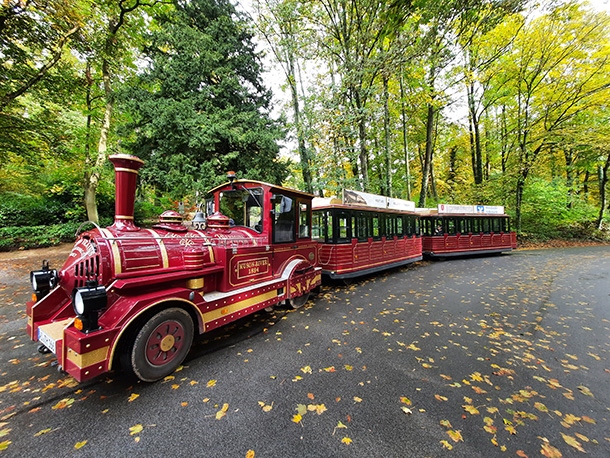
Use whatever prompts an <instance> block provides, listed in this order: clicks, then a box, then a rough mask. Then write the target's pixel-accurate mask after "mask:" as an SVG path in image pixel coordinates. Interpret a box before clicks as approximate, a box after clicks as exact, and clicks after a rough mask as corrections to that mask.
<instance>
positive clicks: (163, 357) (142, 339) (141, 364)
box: [127, 308, 194, 382]
mask: <svg viewBox="0 0 610 458" xmlns="http://www.w3.org/2000/svg"><path fill="white" fill-rule="evenodd" d="M193 333H194V326H193V320H192V319H191V316H190V315H189V314H188V312H186V311H185V310H183V309H180V308H170V309H166V310H162V311H161V312H159V313H157V314H156V315H154V316H153V317H152V318H151V319H150V320H148V321H147V322H146V324H144V326H142V329H140V331H139V332H138V334H137V335H136V338H135V339H134V341H133V345H132V347H131V351H130V352H129V354H128V355H127V356H128V357H129V362H130V365H131V370H132V371H133V373H134V374H135V375H136V376H137V377H138V378H139V379H140V380H142V381H143V382H155V381H157V380H160V379H162V378H163V377H166V376H168V375H169V374H171V373H172V372H174V371H175V370H176V369H177V368H178V367H179V366H180V364H182V361H184V358H186V355H187V354H188V352H189V350H190V348H191V343H192V342H193Z"/></svg>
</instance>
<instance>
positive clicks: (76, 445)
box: [74, 441, 87, 450]
mask: <svg viewBox="0 0 610 458" xmlns="http://www.w3.org/2000/svg"><path fill="white" fill-rule="evenodd" d="M86 443H87V441H82V442H77V443H76V444H74V448H75V449H76V450H78V449H80V448H83V447H84V446H85V444H86Z"/></svg>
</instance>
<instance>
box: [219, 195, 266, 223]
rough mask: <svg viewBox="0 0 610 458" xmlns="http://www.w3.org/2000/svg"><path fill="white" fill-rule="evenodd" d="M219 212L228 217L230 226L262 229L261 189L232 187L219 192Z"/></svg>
mask: <svg viewBox="0 0 610 458" xmlns="http://www.w3.org/2000/svg"><path fill="white" fill-rule="evenodd" d="M220 213H222V214H223V215H225V216H227V217H229V219H230V221H229V224H230V225H231V226H245V227H249V228H250V229H252V230H254V231H256V232H258V233H261V232H262V231H263V189H262V188H252V189H248V190H246V189H232V190H229V191H223V192H221V193H220Z"/></svg>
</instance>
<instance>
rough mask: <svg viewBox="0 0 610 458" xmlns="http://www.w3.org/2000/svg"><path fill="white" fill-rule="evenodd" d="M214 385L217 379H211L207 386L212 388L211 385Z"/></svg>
mask: <svg viewBox="0 0 610 458" xmlns="http://www.w3.org/2000/svg"><path fill="white" fill-rule="evenodd" d="M214 385H216V380H210V381H209V382H208V385H207V387H208V388H211V387H213V386H214Z"/></svg>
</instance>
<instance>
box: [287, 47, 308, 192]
mask: <svg viewBox="0 0 610 458" xmlns="http://www.w3.org/2000/svg"><path fill="white" fill-rule="evenodd" d="M288 72H289V75H288V84H289V85H290V94H291V96H292V109H293V110H294V123H295V125H296V129H297V143H298V145H299V156H300V157H301V172H302V174H303V181H304V182H305V191H307V192H308V193H310V194H313V186H312V184H311V160H310V158H309V153H308V152H307V148H306V146H305V135H304V134H303V123H302V122H301V110H300V107H299V94H298V92H297V83H296V71H295V66H294V55H293V54H292V51H290V52H289V53H288Z"/></svg>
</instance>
